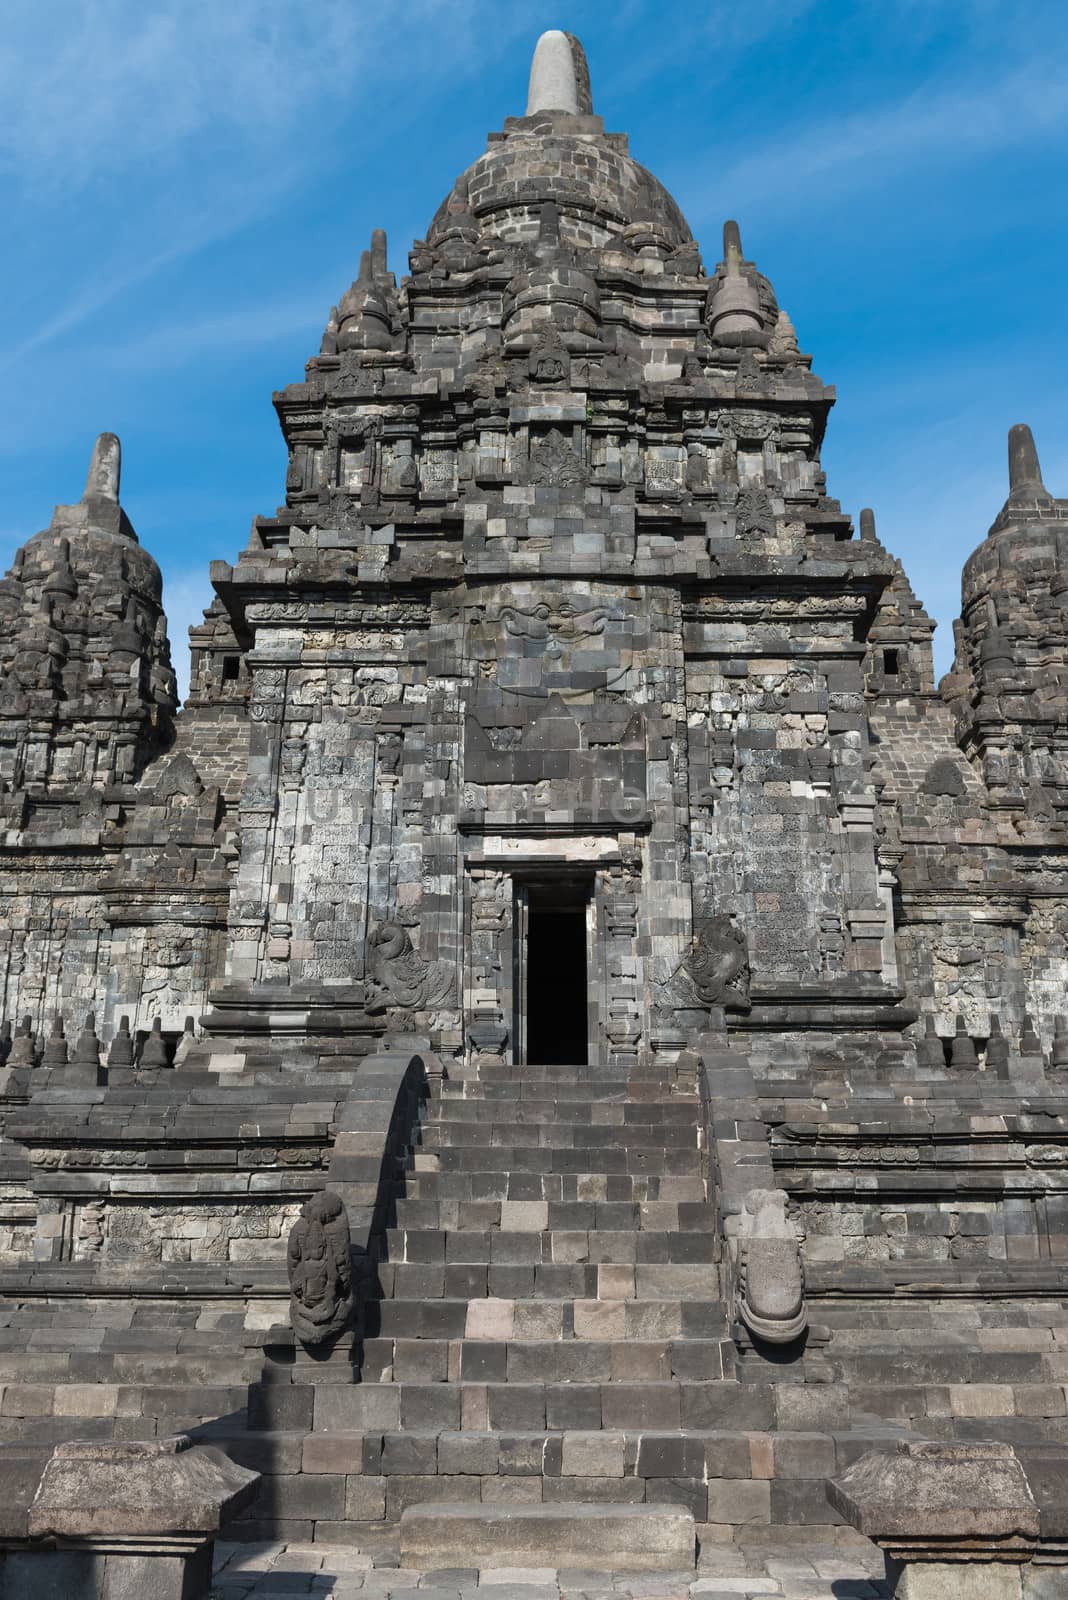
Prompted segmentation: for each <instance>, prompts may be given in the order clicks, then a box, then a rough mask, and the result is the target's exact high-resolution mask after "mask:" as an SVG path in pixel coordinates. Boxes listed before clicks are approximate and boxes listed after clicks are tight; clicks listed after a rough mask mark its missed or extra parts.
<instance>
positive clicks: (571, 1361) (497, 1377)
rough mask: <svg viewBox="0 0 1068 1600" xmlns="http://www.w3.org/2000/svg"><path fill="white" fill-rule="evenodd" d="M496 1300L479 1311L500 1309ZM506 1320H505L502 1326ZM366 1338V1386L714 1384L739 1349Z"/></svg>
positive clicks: (637, 1342) (681, 1343) (692, 1342)
mask: <svg viewBox="0 0 1068 1600" xmlns="http://www.w3.org/2000/svg"><path fill="white" fill-rule="evenodd" d="M496 1304H497V1303H496V1302H494V1301H491V1300H483V1301H475V1302H473V1305H474V1307H476V1308H477V1307H480V1306H482V1307H490V1308H493V1307H495V1305H496ZM502 1320H503V1319H502ZM484 1326H485V1327H486V1329H487V1332H486V1333H485V1334H483V1335H481V1336H480V1337H477V1338H473V1339H413V1338H399V1339H391V1338H368V1339H364V1340H363V1343H362V1348H361V1356H360V1373H361V1377H362V1379H363V1381H364V1382H365V1383H367V1382H372V1383H386V1382H392V1383H404V1382H413V1383H446V1382H457V1381H459V1382H473V1383H575V1384H580V1383H611V1382H615V1381H617V1380H618V1381H619V1382H622V1383H628V1382H629V1383H634V1382H640V1383H645V1382H651V1381H655V1382H659V1381H662V1380H665V1379H671V1378H677V1379H679V1380H681V1381H683V1382H692V1381H695V1380H697V1381H702V1382H707V1381H710V1380H714V1379H718V1378H733V1377H734V1343H733V1340H730V1339H728V1338H726V1336H725V1335H724V1336H723V1337H721V1338H707V1339H667V1340H647V1339H618V1340H615V1339H508V1338H503V1339H495V1338H493V1337H492V1332H491V1331H489V1330H492V1327H493V1322H492V1319H487V1320H486V1322H485V1324H484Z"/></svg>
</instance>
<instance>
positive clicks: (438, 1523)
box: [400, 1501, 696, 1572]
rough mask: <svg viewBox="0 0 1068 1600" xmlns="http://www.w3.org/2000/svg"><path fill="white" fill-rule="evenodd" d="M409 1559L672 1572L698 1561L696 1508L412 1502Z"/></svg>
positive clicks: (405, 1532) (403, 1546) (405, 1559)
mask: <svg viewBox="0 0 1068 1600" xmlns="http://www.w3.org/2000/svg"><path fill="white" fill-rule="evenodd" d="M400 1550H401V1561H402V1563H403V1564H405V1565H407V1566H412V1567H418V1566H429V1565H433V1566H436V1567H447V1566H489V1565H492V1566H496V1567H545V1566H552V1567H584V1568H586V1569H587V1570H596V1571H599V1572H607V1571H611V1570H613V1569H616V1570H622V1571H627V1572H668V1571H672V1572H673V1571H682V1570H685V1569H688V1568H692V1567H693V1565H694V1562H695V1559H696V1528H695V1525H694V1518H693V1513H692V1512H691V1511H689V1510H686V1509H684V1508H682V1507H679V1506H672V1505H660V1506H647V1505H635V1506H606V1505H598V1504H595V1503H584V1502H578V1501H561V1502H560V1503H558V1504H556V1505H531V1506H506V1505H499V1506H495V1505H478V1506H475V1505H443V1504H440V1503H435V1502H430V1503H429V1504H423V1505H412V1506H407V1507H406V1508H405V1510H404V1511H403V1512H402V1514H401V1519H400Z"/></svg>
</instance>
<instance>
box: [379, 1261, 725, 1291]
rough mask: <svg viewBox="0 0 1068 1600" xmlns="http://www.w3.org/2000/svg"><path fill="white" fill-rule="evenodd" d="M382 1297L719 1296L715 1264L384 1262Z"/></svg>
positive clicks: (381, 1264)
mask: <svg viewBox="0 0 1068 1600" xmlns="http://www.w3.org/2000/svg"><path fill="white" fill-rule="evenodd" d="M377 1275H378V1286H379V1291H380V1295H381V1297H382V1298H398V1299H402V1300H441V1299H446V1300H452V1299H457V1298H460V1297H463V1298H466V1299H480V1298H482V1297H483V1296H485V1295H489V1296H490V1297H492V1298H493V1299H499V1300H529V1299H538V1300H608V1301H611V1300H691V1299H693V1300H718V1299H719V1298H720V1296H721V1282H720V1269H719V1267H718V1266H717V1265H715V1264H714V1263H712V1262H684V1263H674V1264H673V1263H670V1262H667V1263H665V1262H636V1263H630V1262H589V1261H587V1262H577V1263H574V1264H570V1263H564V1262H559V1261H553V1262H541V1263H529V1262H524V1263H507V1262H481V1263H471V1262H468V1263H463V1262H455V1263H446V1262H440V1261H439V1262H416V1261H382V1262H380V1263H379V1265H378V1268H377Z"/></svg>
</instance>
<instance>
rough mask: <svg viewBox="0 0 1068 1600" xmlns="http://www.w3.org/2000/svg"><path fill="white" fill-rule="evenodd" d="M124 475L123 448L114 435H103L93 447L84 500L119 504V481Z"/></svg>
mask: <svg viewBox="0 0 1068 1600" xmlns="http://www.w3.org/2000/svg"><path fill="white" fill-rule="evenodd" d="M121 475H122V446H121V444H120V443H119V440H118V436H117V435H116V434H114V433H102V434H100V436H99V437H98V439H97V441H96V444H94V446H93V455H92V459H91V461H90V462H89V476H88V477H87V478H86V480H85V493H84V494H83V495H82V499H83V500H88V499H89V498H90V497H94V498H99V499H104V500H114V501H115V502H116V503H118V498H119V479H120V477H121Z"/></svg>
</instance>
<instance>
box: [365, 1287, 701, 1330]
mask: <svg viewBox="0 0 1068 1600" xmlns="http://www.w3.org/2000/svg"><path fill="white" fill-rule="evenodd" d="M726 1317H727V1306H726V1303H725V1302H724V1301H722V1300H686V1301H678V1300H547V1299H542V1300H491V1299H489V1298H488V1297H483V1298H481V1299H474V1298H471V1297H469V1296H463V1297H459V1296H458V1297H457V1298H455V1299H440V1300H373V1301H369V1302H367V1303H366V1304H365V1306H364V1308H363V1331H364V1334H365V1336H366V1337H368V1338H391V1339H464V1338H467V1339H472V1338H485V1339H501V1338H504V1339H527V1340H537V1339H545V1340H552V1341H558V1340H565V1341H566V1340H569V1339H576V1340H584V1339H681V1338H701V1337H704V1336H711V1330H713V1329H718V1328H721V1327H722V1328H725V1327H726Z"/></svg>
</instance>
